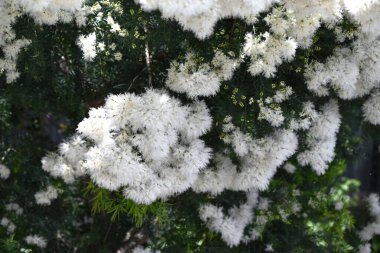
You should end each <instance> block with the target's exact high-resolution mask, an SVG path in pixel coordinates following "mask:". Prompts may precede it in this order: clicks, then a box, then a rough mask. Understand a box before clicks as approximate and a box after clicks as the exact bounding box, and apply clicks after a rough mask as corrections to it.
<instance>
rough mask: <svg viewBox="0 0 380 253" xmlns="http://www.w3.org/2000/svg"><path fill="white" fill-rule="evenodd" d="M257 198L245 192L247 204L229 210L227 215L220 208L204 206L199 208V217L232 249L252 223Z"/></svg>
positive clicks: (253, 194) (251, 193)
mask: <svg viewBox="0 0 380 253" xmlns="http://www.w3.org/2000/svg"><path fill="white" fill-rule="evenodd" d="M257 198H258V193H257V192H256V191H252V192H247V202H246V203H244V204H241V205H240V206H239V207H236V206H234V207H232V208H231V209H229V210H228V215H224V213H223V208H221V207H217V206H214V205H211V204H205V205H203V206H201V207H200V209H199V216H200V218H201V220H202V221H204V222H206V224H207V227H208V228H209V229H210V230H212V231H216V232H219V233H220V234H221V235H222V239H223V240H224V241H225V242H226V243H227V244H228V246H230V247H233V246H236V245H238V244H239V243H240V242H241V241H242V239H243V237H244V229H245V227H246V226H247V225H249V224H250V223H251V222H252V219H253V208H254V207H256V205H257V202H258V199H257Z"/></svg>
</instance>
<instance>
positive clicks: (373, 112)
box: [363, 91, 380, 125]
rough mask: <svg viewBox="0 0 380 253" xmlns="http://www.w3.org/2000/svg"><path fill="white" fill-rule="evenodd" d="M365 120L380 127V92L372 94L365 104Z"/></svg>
mask: <svg viewBox="0 0 380 253" xmlns="http://www.w3.org/2000/svg"><path fill="white" fill-rule="evenodd" d="M363 114H364V119H365V120H366V121H368V122H370V123H371V124H374V125H380V91H377V92H376V93H372V94H371V96H370V98H369V99H368V100H367V101H366V102H365V103H364V104H363Z"/></svg>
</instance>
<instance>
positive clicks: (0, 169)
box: [0, 164, 11, 179]
mask: <svg viewBox="0 0 380 253" xmlns="http://www.w3.org/2000/svg"><path fill="white" fill-rule="evenodd" d="M10 174H11V171H10V170H9V169H8V167H7V166H5V165H3V164H0V178H1V179H8V178H9V175H10Z"/></svg>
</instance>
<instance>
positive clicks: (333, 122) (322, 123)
mask: <svg viewBox="0 0 380 253" xmlns="http://www.w3.org/2000/svg"><path fill="white" fill-rule="evenodd" d="M340 118H341V116H340V114H339V107H338V103H337V102H336V101H335V100H331V101H330V102H328V103H327V104H325V105H324V106H323V107H322V112H321V114H320V115H319V116H318V117H317V118H316V119H315V120H314V121H313V122H312V125H311V128H310V129H309V134H308V139H307V145H308V149H307V150H306V151H303V152H302V153H300V154H298V156H297V159H298V162H299V163H300V164H301V165H302V166H306V165H310V166H311V168H312V169H313V170H314V171H315V172H317V174H319V175H321V174H324V173H325V171H326V170H327V168H328V164H329V163H330V162H331V161H332V160H333V159H334V156H335V152H334V149H335V144H336V134H337V132H338V130H339V126H340Z"/></svg>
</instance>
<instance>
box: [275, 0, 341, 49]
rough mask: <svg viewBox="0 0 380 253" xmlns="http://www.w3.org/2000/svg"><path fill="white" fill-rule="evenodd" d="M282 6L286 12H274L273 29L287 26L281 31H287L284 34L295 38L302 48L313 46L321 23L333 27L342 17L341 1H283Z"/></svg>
mask: <svg viewBox="0 0 380 253" xmlns="http://www.w3.org/2000/svg"><path fill="white" fill-rule="evenodd" d="M281 4H282V6H283V7H284V10H282V12H279V11H274V14H272V15H274V17H273V18H271V19H270V21H271V22H269V24H270V25H271V29H272V30H273V27H278V26H280V27H281V26H285V28H286V30H285V29H284V28H283V29H281V30H285V31H284V32H283V33H284V34H286V35H287V36H290V37H292V38H294V39H295V40H296V41H297V43H298V45H299V46H300V47H301V48H308V47H309V46H310V45H311V44H312V38H313V36H314V34H315V32H316V31H317V29H318V28H319V27H320V26H321V22H324V23H327V24H328V25H331V24H334V23H336V22H337V21H338V20H339V19H340V17H341V9H342V7H341V5H340V1H339V0H321V1H308V0H282V1H281ZM272 20H274V21H272ZM277 30H278V29H276V30H275V31H277Z"/></svg>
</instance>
